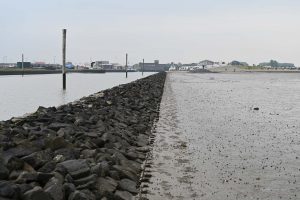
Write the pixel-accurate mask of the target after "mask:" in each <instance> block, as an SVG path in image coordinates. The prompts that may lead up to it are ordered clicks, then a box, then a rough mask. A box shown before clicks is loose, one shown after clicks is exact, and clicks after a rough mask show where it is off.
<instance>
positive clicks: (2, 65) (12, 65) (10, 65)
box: [0, 63, 17, 68]
mask: <svg viewBox="0 0 300 200" xmlns="http://www.w3.org/2000/svg"><path fill="white" fill-rule="evenodd" d="M16 66H17V64H16V63H0V68H8V67H16Z"/></svg>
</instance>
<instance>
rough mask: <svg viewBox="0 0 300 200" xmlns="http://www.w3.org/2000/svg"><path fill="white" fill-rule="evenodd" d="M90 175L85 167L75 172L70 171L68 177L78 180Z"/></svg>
mask: <svg viewBox="0 0 300 200" xmlns="http://www.w3.org/2000/svg"><path fill="white" fill-rule="evenodd" d="M90 173H91V171H90V168H89V167H86V168H82V169H79V170H77V171H72V172H70V175H71V176H72V178H74V179H80V178H83V177H86V176H88V175H90Z"/></svg>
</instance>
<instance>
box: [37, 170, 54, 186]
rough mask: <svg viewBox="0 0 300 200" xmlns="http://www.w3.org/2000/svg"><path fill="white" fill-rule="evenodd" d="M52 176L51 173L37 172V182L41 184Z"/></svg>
mask: <svg viewBox="0 0 300 200" xmlns="http://www.w3.org/2000/svg"><path fill="white" fill-rule="evenodd" d="M53 176H54V174H53V173H42V172H38V173H37V179H36V180H37V182H39V183H41V184H42V185H44V184H46V183H47V182H48V181H49V180H50V179H51V178H52V177H53Z"/></svg>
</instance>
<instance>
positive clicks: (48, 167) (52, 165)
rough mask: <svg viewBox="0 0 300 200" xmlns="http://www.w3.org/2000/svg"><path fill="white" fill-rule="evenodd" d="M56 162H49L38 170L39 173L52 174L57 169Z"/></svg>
mask: <svg viewBox="0 0 300 200" xmlns="http://www.w3.org/2000/svg"><path fill="white" fill-rule="evenodd" d="M55 166H56V162H54V161H50V162H47V163H46V164H45V165H44V166H42V167H41V168H39V169H38V171H39V172H43V173H50V172H52V171H53V170H54V169H55Z"/></svg>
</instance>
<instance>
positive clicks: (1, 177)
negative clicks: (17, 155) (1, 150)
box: [0, 160, 9, 180]
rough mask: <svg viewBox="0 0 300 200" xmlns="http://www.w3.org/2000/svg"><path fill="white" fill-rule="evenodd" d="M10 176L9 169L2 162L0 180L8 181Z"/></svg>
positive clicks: (0, 164) (0, 163)
mask: <svg viewBox="0 0 300 200" xmlns="http://www.w3.org/2000/svg"><path fill="white" fill-rule="evenodd" d="M8 175H9V171H8V169H7V168H6V167H5V165H4V163H2V162H1V160H0V180H4V179H7V178H8Z"/></svg>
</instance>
